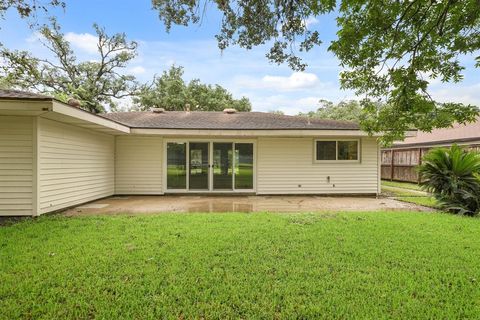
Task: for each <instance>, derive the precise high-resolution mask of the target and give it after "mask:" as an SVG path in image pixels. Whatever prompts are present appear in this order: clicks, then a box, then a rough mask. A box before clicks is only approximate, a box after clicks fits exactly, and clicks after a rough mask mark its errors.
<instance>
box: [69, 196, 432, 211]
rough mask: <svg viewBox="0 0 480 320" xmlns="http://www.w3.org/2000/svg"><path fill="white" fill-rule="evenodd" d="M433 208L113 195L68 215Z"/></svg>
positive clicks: (308, 199) (350, 201)
mask: <svg viewBox="0 0 480 320" xmlns="http://www.w3.org/2000/svg"><path fill="white" fill-rule="evenodd" d="M375 210H418V211H430V210H431V209H428V208H425V207H422V206H418V205H415V204H411V203H405V202H401V201H397V200H394V199H390V198H375V197H363V196H362V197H327V196H220V195H217V196H205V195H199V196H197V195H168V196H113V197H109V198H105V199H100V200H97V201H94V202H91V203H88V204H84V205H81V206H78V207H74V208H70V209H68V210H66V211H65V212H64V214H65V215H69V216H74V215H97V214H109V215H114V214H132V213H133V214H156V213H166V212H182V213H185V212H325V211H375Z"/></svg>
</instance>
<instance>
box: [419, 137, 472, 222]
mask: <svg viewBox="0 0 480 320" xmlns="http://www.w3.org/2000/svg"><path fill="white" fill-rule="evenodd" d="M418 171H419V173H420V174H421V176H422V186H423V188H424V189H425V190H427V191H429V192H431V193H433V195H434V196H435V198H436V199H437V201H438V202H439V203H440V205H441V206H442V207H443V208H444V209H445V210H448V211H450V212H453V213H458V214H465V215H476V214H478V213H479V212H480V154H478V153H476V152H473V151H465V150H463V149H462V148H460V147H459V146H457V145H453V146H452V147H451V148H436V149H432V150H431V151H430V152H428V153H427V154H426V155H425V157H424V158H423V161H422V165H420V166H419V168H418Z"/></svg>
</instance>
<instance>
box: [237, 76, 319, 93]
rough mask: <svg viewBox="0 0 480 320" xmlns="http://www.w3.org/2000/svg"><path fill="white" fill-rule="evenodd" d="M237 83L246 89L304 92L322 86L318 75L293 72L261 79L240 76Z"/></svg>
mask: <svg viewBox="0 0 480 320" xmlns="http://www.w3.org/2000/svg"><path fill="white" fill-rule="evenodd" d="M235 82H236V84H237V85H239V86H240V87H244V88H251V89H273V90H275V91H294V90H304V89H311V88H314V87H319V86H321V85H322V83H321V82H320V79H318V77H317V75H315V74H314V73H307V72H293V73H292V74H291V75H290V76H272V75H266V76H264V77H262V78H261V79H258V78H254V77H251V76H240V77H237V78H236V81H235Z"/></svg>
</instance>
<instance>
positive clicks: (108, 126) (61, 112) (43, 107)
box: [0, 99, 130, 135]
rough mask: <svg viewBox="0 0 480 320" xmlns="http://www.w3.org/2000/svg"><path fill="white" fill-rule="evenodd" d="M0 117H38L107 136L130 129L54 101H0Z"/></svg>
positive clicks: (128, 131)
mask: <svg viewBox="0 0 480 320" xmlns="http://www.w3.org/2000/svg"><path fill="white" fill-rule="evenodd" d="M0 115H6V116H39V117H41V118H45V119H50V120H55V121H59V122H63V123H67V124H71V125H75V126H79V127H82V128H86V129H91V130H94V131H100V132H103V133H108V134H113V135H117V134H128V133H130V128H129V127H128V126H125V125H123V124H120V123H117V122H115V121H112V120H108V119H105V118H103V117H99V116H97V115H95V114H92V113H90V112H87V111H85V110H82V109H79V108H76V107H72V106H69V105H67V104H64V103H62V102H59V101H57V100H55V99H50V100H38V99H1V100H0Z"/></svg>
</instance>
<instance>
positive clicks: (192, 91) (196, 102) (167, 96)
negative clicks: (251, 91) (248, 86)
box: [134, 66, 252, 111]
mask: <svg viewBox="0 0 480 320" xmlns="http://www.w3.org/2000/svg"><path fill="white" fill-rule="evenodd" d="M134 102H135V103H136V104H137V107H138V108H139V109H140V110H146V109H149V108H152V107H158V108H165V110H185V107H186V105H189V106H190V109H191V110H192V111H193V110H195V111H222V110H223V109H225V108H235V109H236V110H238V111H250V110H251V109H252V106H251V104H250V101H249V100H248V98H246V97H242V98H240V99H234V98H233V96H232V94H231V93H230V92H228V91H227V89H225V88H223V87H221V86H220V85H210V84H203V83H201V82H200V80H199V79H194V80H191V81H190V82H188V83H187V82H185V80H183V67H180V66H178V67H177V66H171V68H170V69H169V70H167V71H164V72H163V74H162V75H161V76H159V77H155V79H154V81H153V82H152V83H151V84H149V85H143V86H142V88H141V89H140V91H139V93H138V94H137V95H136V96H135V97H134Z"/></svg>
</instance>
